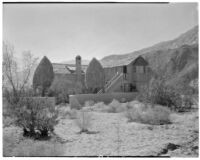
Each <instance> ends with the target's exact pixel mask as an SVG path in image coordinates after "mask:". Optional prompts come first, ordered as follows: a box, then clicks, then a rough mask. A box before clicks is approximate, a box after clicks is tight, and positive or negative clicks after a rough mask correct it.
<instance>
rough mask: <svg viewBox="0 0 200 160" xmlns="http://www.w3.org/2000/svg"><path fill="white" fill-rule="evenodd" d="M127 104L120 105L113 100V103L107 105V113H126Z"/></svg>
mask: <svg viewBox="0 0 200 160" xmlns="http://www.w3.org/2000/svg"><path fill="white" fill-rule="evenodd" d="M126 109H127V108H126V103H120V102H119V101H117V100H116V99H113V101H112V102H111V103H110V104H108V105H107V112H110V113H119V112H123V111H125V110H126Z"/></svg>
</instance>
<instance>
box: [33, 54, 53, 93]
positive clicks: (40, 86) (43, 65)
mask: <svg viewBox="0 0 200 160" xmlns="http://www.w3.org/2000/svg"><path fill="white" fill-rule="evenodd" d="M53 79H54V72H53V66H52V64H51V62H50V61H49V59H48V58H47V57H46V56H44V57H43V59H42V60H41V61H40V63H39V65H38V67H37V68H36V70H35V73H34V76H33V88H34V90H35V91H36V92H37V93H38V92H39V94H41V96H45V94H46V93H47V91H48V88H49V87H50V86H51V83H52V81H53Z"/></svg>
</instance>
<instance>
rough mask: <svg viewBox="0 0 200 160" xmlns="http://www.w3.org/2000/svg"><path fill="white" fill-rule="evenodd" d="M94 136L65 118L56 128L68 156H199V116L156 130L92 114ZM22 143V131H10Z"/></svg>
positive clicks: (120, 116)
mask: <svg viewBox="0 0 200 160" xmlns="http://www.w3.org/2000/svg"><path fill="white" fill-rule="evenodd" d="M90 114H91V118H92V120H91V122H92V126H91V127H90V128H89V131H91V134H86V133H82V134H80V133H79V131H80V129H79V127H78V126H77V125H76V123H75V120H74V119H69V118H65V119H62V120H61V121H60V123H59V124H58V125H57V126H56V128H55V133H56V134H57V135H58V136H59V137H60V138H61V141H62V142H63V147H64V148H63V149H64V156H172V157H197V156H198V134H199V129H198V112H189V113H184V114H177V113H176V114H175V113H174V114H172V115H171V119H172V121H173V123H172V124H169V125H160V126H156V125H154V126H152V125H146V124H140V123H134V122H127V119H126V117H125V116H124V115H123V113H102V112H94V111H92V112H90ZM3 132H4V134H9V133H10V132H12V133H13V136H16V140H17V141H20V140H19V137H20V136H19V135H20V134H22V132H21V130H19V128H17V127H6V128H4V129H3Z"/></svg>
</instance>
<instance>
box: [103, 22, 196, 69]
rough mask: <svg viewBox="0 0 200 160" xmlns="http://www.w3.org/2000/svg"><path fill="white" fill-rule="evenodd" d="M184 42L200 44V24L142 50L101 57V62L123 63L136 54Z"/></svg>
mask: <svg viewBox="0 0 200 160" xmlns="http://www.w3.org/2000/svg"><path fill="white" fill-rule="evenodd" d="M184 44H187V45H193V44H198V25H196V26H194V27H193V28H191V29H190V30H188V31H186V32H184V33H182V34H181V35H179V36H178V37H177V38H175V39H172V40H168V41H163V42H159V43H157V44H154V45H152V46H150V47H146V48H143V49H141V50H138V51H133V52H130V53H126V54H120V55H109V56H106V57H104V58H102V59H101V63H102V65H103V66H108V67H112V66H114V65H122V64H123V63H124V62H125V61H127V60H130V59H132V58H133V57H135V56H139V55H144V54H146V53H148V52H152V51H157V50H163V49H174V48H178V47H180V46H182V45H184ZM111 64H112V65H111Z"/></svg>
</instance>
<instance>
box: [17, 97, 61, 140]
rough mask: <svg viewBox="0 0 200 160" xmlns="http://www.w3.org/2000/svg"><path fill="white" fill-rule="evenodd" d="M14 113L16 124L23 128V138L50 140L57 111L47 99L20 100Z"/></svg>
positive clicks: (28, 98)
mask: <svg viewBox="0 0 200 160" xmlns="http://www.w3.org/2000/svg"><path fill="white" fill-rule="evenodd" d="M14 112H15V113H14V116H15V119H16V124H17V125H18V126H19V127H22V128H23V132H24V133H23V135H24V136H25V137H32V138H35V139H46V138H50V134H51V133H52V132H53V131H54V126H55V125H57V123H58V119H57V118H58V111H57V110H56V109H55V106H54V103H53V101H50V99H49V98H41V97H24V98H21V100H20V102H19V103H18V104H17V106H16V108H15V111H14Z"/></svg>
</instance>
